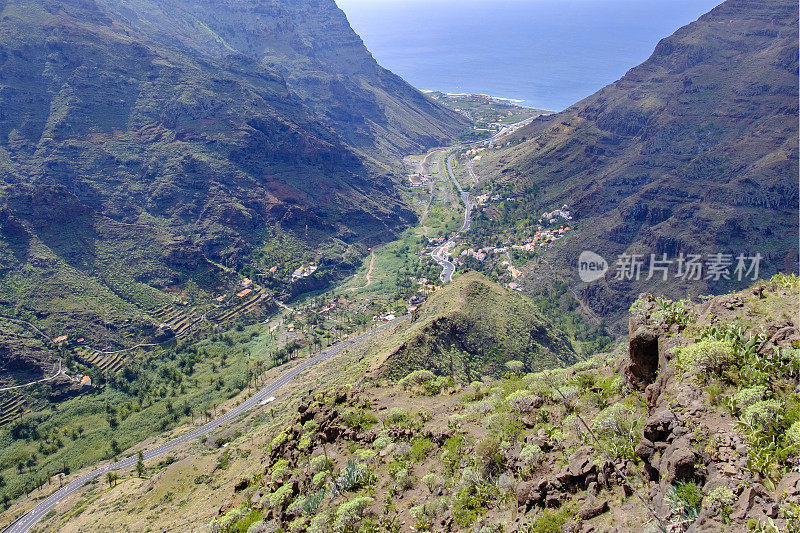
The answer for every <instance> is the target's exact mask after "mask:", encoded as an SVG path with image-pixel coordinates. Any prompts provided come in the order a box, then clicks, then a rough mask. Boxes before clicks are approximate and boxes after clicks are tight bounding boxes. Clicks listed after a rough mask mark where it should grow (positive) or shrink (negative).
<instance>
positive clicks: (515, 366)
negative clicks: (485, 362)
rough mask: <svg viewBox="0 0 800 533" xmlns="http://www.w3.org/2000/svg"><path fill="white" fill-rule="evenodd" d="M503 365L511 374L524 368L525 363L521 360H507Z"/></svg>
mask: <svg viewBox="0 0 800 533" xmlns="http://www.w3.org/2000/svg"><path fill="white" fill-rule="evenodd" d="M505 366H506V370H508V371H509V372H511V373H513V374H517V373H520V372H522V370H523V369H524V368H525V363H523V362H522V361H508V362H506V365H505Z"/></svg>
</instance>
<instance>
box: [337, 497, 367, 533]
mask: <svg viewBox="0 0 800 533" xmlns="http://www.w3.org/2000/svg"><path fill="white" fill-rule="evenodd" d="M373 501H374V500H373V498H370V497H369V496H356V497H355V498H353V499H352V500H349V501H346V502H344V503H342V504H341V505H340V506H339V508H338V509H336V520H335V521H334V528H336V529H337V530H338V531H350V530H354V529H355V528H356V527H357V526H358V523H359V522H360V521H361V519H362V517H363V515H364V511H365V510H366V509H367V507H369V505H370V504H372V502H373Z"/></svg>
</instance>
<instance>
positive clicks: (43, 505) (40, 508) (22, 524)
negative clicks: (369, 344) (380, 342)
mask: <svg viewBox="0 0 800 533" xmlns="http://www.w3.org/2000/svg"><path fill="white" fill-rule="evenodd" d="M408 316H409V315H405V316H402V317H399V318H396V319H395V320H393V321H392V322H388V323H386V324H383V325H381V326H378V327H377V328H374V329H372V330H370V331H367V332H365V333H362V334H360V335H357V336H355V337H353V338H351V339H348V340H346V341H343V342H340V343H338V344H336V345H334V346H332V347H330V348H328V349H327V350H325V351H323V352H320V353H319V354H318V355H315V356H314V357H312V358H311V359H308V360H307V361H304V362H303V363H301V364H299V365H298V366H296V367H294V368H293V369H291V370H289V371H288V372H286V373H285V374H283V375H282V376H281V377H279V378H278V379H276V380H275V381H273V382H272V383H270V384H269V385H268V386H266V387H265V388H263V389H261V390H260V391H259V392H257V393H256V394H255V395H253V396H251V397H250V398H248V399H247V400H246V401H245V402H244V403H241V404H239V405H237V406H236V407H234V408H233V409H231V410H230V411H228V412H227V413H225V414H224V415H222V416H220V417H219V418H216V419H214V420H212V421H210V422H208V423H206V424H204V425H203V426H200V427H199V428H197V429H195V430H194V431H191V432H189V433H187V434H185V435H182V436H180V437H178V438H177V439H174V440H171V441H169V442H165V443H164V444H161V445H160V446H157V447H155V448H151V449H149V450H146V451H144V452H143V459H144V460H145V461H148V460H150V459H153V458H155V457H158V456H160V455H163V454H165V453H167V452H169V451H171V450H173V449H174V448H176V447H178V446H180V445H182V444H185V443H187V442H190V441H193V440H196V439H198V438H200V437H202V436H204V435H208V434H209V433H211V432H212V431H214V430H215V429H217V428H218V427H220V426H222V425H224V424H227V423H228V422H230V421H232V420H233V419H235V418H237V417H238V416H239V415H241V414H243V413H246V412H247V411H250V410H251V409H253V408H254V407H256V406H258V405H259V403H260V402H261V401H262V400H265V399H267V398H269V397H270V396H271V395H272V394H273V393H275V392H276V391H277V390H278V389H280V388H281V387H283V386H284V385H286V384H287V383H289V382H290V381H292V380H293V379H294V378H296V377H297V376H298V375H299V374H300V373H302V372H303V371H305V370H307V369H308V368H310V367H312V366H314V365H316V364H317V363H320V362H322V361H324V360H325V359H329V358H331V357H333V356H335V355H337V354H339V353H341V352H342V351H343V350H344V349H346V348H348V347H350V346H352V345H354V344H356V343H358V342H360V341H362V340H364V339H366V338H368V337H371V336H372V335H374V334H375V333H377V332H378V331H381V330H382V329H384V328H387V327H388V326H390V325H392V324H395V323H397V322H400V321H402V320H405V319H406V318H408ZM137 461H138V457H137V456H131V457H128V458H126V459H123V460H121V461H118V462H116V463H113V464H110V465H106V466H103V467H100V468H97V469H96V470H93V471H91V472H89V473H87V474H84V475H82V476H80V477H78V478H76V479H74V480H73V481H72V482H70V483H69V484H68V485H65V486H63V487H62V488H60V489H58V490H57V491H56V492H54V493H53V494H51V495H50V496H49V497H47V498H46V499H44V500H43V501H41V502H40V503H39V504H38V505H36V507H34V508H33V509H31V510H30V511H28V513H27V514H25V515H23V516H22V517H20V518H19V519H18V520H17V521H16V522H14V523H13V524H11V525H10V526H9V527H7V528H6V529H5V531H4V533H27V532H28V531H29V530H30V529H31V528H32V527H33V526H34V525H36V524H37V523H38V522H39V520H41V519H42V517H44V516H45V515H46V514H47V513H49V512H50V511H52V510H53V509H55V507H56V505H58V504H59V503H61V502H62V501H63V500H64V499H65V498H67V497H68V496H70V495H71V494H73V493H75V492H76V491H78V490H79V489H80V488H81V487H83V486H84V485H85V484H86V483H88V482H89V481H91V480H93V479H95V478H97V477H99V476H102V475H105V474H106V473H107V472H111V471H114V470H121V469H123V468H131V467H133V466H135V465H136V462H137Z"/></svg>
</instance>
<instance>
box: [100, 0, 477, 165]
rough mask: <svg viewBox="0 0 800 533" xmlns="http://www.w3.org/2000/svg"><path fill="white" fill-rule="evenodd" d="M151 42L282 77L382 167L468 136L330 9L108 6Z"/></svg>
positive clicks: (138, 0)
mask: <svg viewBox="0 0 800 533" xmlns="http://www.w3.org/2000/svg"><path fill="white" fill-rule="evenodd" d="M111 4H112V6H111V7H112V9H114V11H115V13H117V14H118V16H119V17H120V18H121V20H123V21H125V23H126V24H129V25H130V26H131V27H133V28H136V29H137V30H138V31H141V32H142V33H144V34H146V35H148V36H150V37H152V38H153V39H156V40H159V41H162V42H167V43H175V44H176V45H177V46H180V47H184V48H188V49H191V50H193V51H195V52H198V53H200V54H203V55H205V56H208V57H224V56H227V55H230V54H231V53H232V52H233V51H235V52H237V53H240V54H243V55H245V56H247V57H250V58H253V59H255V60H257V61H259V62H261V63H262V64H264V65H268V66H270V67H272V68H274V69H275V70H277V71H279V72H281V74H283V76H284V77H285V79H286V82H287V85H288V87H289V89H290V90H291V91H292V92H294V93H295V94H297V95H298V96H300V98H301V99H302V100H303V102H304V103H305V104H306V105H307V106H308V107H309V108H310V109H311V110H312V112H313V114H314V116H316V117H324V119H325V121H326V123H327V124H329V125H330V126H332V127H333V129H334V130H335V131H336V132H337V133H339V134H340V135H341V136H342V138H343V139H344V140H345V142H347V144H348V145H350V146H352V147H354V148H356V149H358V150H359V151H360V152H362V153H365V154H367V155H369V156H371V157H377V158H379V159H383V160H384V161H385V160H386V159H387V158H388V157H389V156H395V157H396V156H403V155H407V154H408V153H411V152H414V151H420V150H421V149H423V148H426V147H429V146H432V145H436V144H443V143H447V142H448V141H450V140H451V139H452V138H453V135H454V134H456V133H459V132H460V129H463V128H465V127H466V123H465V122H464V120H463V118H462V117H461V116H460V115H457V114H455V113H453V112H451V111H449V110H446V109H444V108H442V107H440V106H438V105H435V104H434V103H432V102H431V101H430V100H429V99H427V98H425V97H424V96H423V95H422V94H421V93H420V92H419V91H417V90H416V89H413V88H412V87H410V86H409V85H408V84H407V83H406V82H404V81H403V80H402V79H400V78H399V77H398V76H395V75H394V74H392V73H391V72H389V71H387V70H386V69H383V68H382V67H380V66H379V65H378V64H377V62H376V61H375V60H374V59H373V58H372V56H371V55H370V54H369V52H368V51H367V49H366V48H365V46H364V43H363V42H362V41H361V39H360V38H359V37H358V35H356V34H355V32H354V31H353V30H352V29H351V28H350V25H349V23H348V22H347V19H346V17H345V15H344V13H343V12H342V11H341V10H339V9H338V7H336V4H335V2H334V0H302V1H297V2H285V1H279V0H267V1H265V0H246V1H241V0H237V1H224V2H215V1H209V0H179V1H175V0H173V1H169V2H164V1H153V0H135V1H120V2H111Z"/></svg>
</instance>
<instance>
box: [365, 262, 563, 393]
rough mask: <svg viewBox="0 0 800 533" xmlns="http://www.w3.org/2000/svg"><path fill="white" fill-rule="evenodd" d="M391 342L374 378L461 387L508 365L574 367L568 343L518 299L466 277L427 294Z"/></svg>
mask: <svg viewBox="0 0 800 533" xmlns="http://www.w3.org/2000/svg"><path fill="white" fill-rule="evenodd" d="M417 314H418V317H417V320H416V322H415V323H414V324H413V325H412V326H411V327H409V328H408V329H407V330H405V331H404V332H403V336H402V337H401V338H398V339H396V340H395V345H394V346H393V347H392V348H390V349H389V350H388V351H387V352H386V354H385V355H384V357H385V360H384V361H383V362H382V363H381V364H380V367H379V369H378V370H377V375H381V376H386V377H389V378H392V379H400V378H403V377H405V376H406V375H407V374H408V373H410V372H411V371H412V370H427V371H429V372H433V373H434V374H436V375H439V376H455V377H457V378H458V379H460V380H461V381H464V382H466V383H469V382H470V381H473V380H476V379H480V378H481V377H482V376H502V375H503V374H504V373H505V372H507V368H506V366H505V364H506V363H508V362H510V361H517V362H519V363H522V365H523V367H522V368H523V369H525V370H528V371H533V370H541V369H544V368H551V367H558V366H564V365H567V364H573V363H575V362H577V360H578V356H577V354H576V353H575V350H574V348H573V347H572V343H571V342H570V340H569V338H568V337H567V335H566V334H565V333H564V332H563V331H559V330H558V329H557V328H555V327H554V326H553V324H552V323H550V321H549V320H548V319H547V318H546V317H545V316H543V315H542V313H541V311H540V310H539V309H538V308H537V306H536V305H535V304H534V303H533V302H532V301H530V300H529V299H527V298H525V297H524V296H522V295H520V294H518V293H516V292H513V291H509V290H507V289H505V288H503V287H501V286H500V285H498V284H496V283H492V282H491V281H489V280H488V279H486V278H485V277H484V276H482V275H480V274H478V273H477V272H468V273H466V274H464V275H462V276H459V277H458V278H456V279H455V280H454V281H453V282H452V283H450V284H448V285H445V286H444V287H442V288H441V289H440V290H438V291H436V292H435V293H434V294H432V295H431V296H430V297H429V298H428V300H427V301H426V302H425V303H424V304H423V305H422V306H421V307H420V309H419V310H418V311H417Z"/></svg>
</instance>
